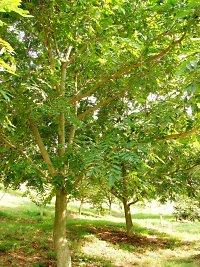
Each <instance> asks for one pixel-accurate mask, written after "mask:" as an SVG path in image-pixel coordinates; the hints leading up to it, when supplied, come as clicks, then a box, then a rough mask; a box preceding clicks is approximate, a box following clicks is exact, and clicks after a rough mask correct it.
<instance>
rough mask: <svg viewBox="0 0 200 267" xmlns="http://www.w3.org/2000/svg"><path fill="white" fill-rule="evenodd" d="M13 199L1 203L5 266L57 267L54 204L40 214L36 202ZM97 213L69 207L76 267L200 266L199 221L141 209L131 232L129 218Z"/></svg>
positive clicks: (0, 252) (0, 237)
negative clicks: (160, 214) (53, 235)
mask: <svg viewBox="0 0 200 267" xmlns="http://www.w3.org/2000/svg"><path fill="white" fill-rule="evenodd" d="M14 197H17V196H16V195H15V196H14ZM14 199H15V201H16V203H15V205H16V207H15V208H14V207H13V206H12V205H11V206H9V199H6V205H5V206H4V201H3V202H0V208H1V212H0V260H1V259H3V262H2V263H1V261H0V266H4V267H5V266H9V267H10V266H13V267H16V266H20V267H24V266H30V267H35V266H36V267H37V266H43V267H50V266H51V267H53V266H56V263H55V253H54V250H53V243H52V229H53V206H52V205H49V206H47V207H46V208H45V216H43V217H41V216H40V212H39V209H38V207H37V206H35V205H34V204H33V203H31V202H30V201H28V200H27V199H24V198H21V197H18V199H19V202H18V203H17V198H14ZM10 201H11V202H13V198H12V197H11V198H10ZM72 206H73V205H72ZM69 208H70V205H69ZM88 212H89V213H88ZM92 212H95V211H92V210H91V209H89V210H88V207H87V206H86V211H85V213H84V212H83V213H84V214H85V215H82V216H80V217H79V216H78V212H77V207H75V208H74V211H73V210H69V216H68V220H67V229H66V230H67V236H68V238H69V246H70V250H71V253H72V262H73V267H81V266H82V267H117V266H118V267H119V266H120V267H133V266H139V267H165V266H166V267H174V266H178V267H180V266H186V267H187V266H188V267H190V266H191V267H196V266H200V264H199V258H198V255H199V254H198V250H199V240H200V223H199V222H194V223H190V222H184V223H180V222H176V221H175V219H174V218H173V217H172V216H167V215H164V216H163V224H161V223H160V217H159V214H157V213H156V212H157V211H156V212H155V213H153V212H150V213H148V212H147V210H146V212H147V213H146V214H144V213H143V212H142V209H141V208H140V210H139V214H134V215H133V222H134V224H133V232H132V236H131V237H127V236H126V229H125V223H124V218H121V217H120V216H118V217H112V216H104V217H103V216H100V217H98V215H97V214H96V213H92ZM86 214H89V216H87V215H86ZM92 214H93V215H94V216H92Z"/></svg>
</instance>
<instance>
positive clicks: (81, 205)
mask: <svg viewBox="0 0 200 267" xmlns="http://www.w3.org/2000/svg"><path fill="white" fill-rule="evenodd" d="M83 203H84V200H83V199H81V202H80V205H79V209H78V213H79V215H81V211H82V207H83Z"/></svg>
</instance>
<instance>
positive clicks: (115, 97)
mask: <svg viewBox="0 0 200 267" xmlns="http://www.w3.org/2000/svg"><path fill="white" fill-rule="evenodd" d="M127 90H128V88H126V89H124V90H123V91H122V92H120V93H118V94H115V95H114V96H111V97H109V98H106V99H104V100H102V101H100V102H99V103H98V104H96V105H95V106H93V107H91V108H89V109H87V110H86V111H85V112H83V113H82V114H79V115H78V119H79V120H83V119H84V118H85V117H86V116H87V115H88V114H90V113H92V112H94V111H96V110H98V109H99V108H100V107H102V106H105V105H106V104H108V103H110V102H111V101H112V100H114V99H117V98H119V97H122V96H124V95H125V93H126V92H127Z"/></svg>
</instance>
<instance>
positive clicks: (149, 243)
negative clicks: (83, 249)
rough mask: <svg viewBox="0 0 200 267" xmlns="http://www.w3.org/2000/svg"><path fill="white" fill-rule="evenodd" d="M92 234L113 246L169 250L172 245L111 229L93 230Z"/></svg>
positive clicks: (159, 239) (165, 241)
mask: <svg viewBox="0 0 200 267" xmlns="http://www.w3.org/2000/svg"><path fill="white" fill-rule="evenodd" d="M91 233H93V234H95V235H97V236H98V237H99V238H100V239H101V240H104V241H107V242H110V243H112V244H119V245H120V244H129V245H133V246H134V247H139V248H148V247H151V248H155V249H156V248H167V247H169V245H170V246H171V245H172V243H173V242H172V240H169V239H167V238H160V237H156V236H153V237H147V236H144V235H139V234H134V233H133V234H132V235H131V237H128V236H127V234H126V232H125V231H122V230H113V229H110V228H96V229H95V228H93V229H91Z"/></svg>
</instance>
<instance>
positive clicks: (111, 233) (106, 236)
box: [67, 219, 186, 251]
mask: <svg viewBox="0 0 200 267" xmlns="http://www.w3.org/2000/svg"><path fill="white" fill-rule="evenodd" d="M67 231H68V236H69V237H70V239H74V240H84V237H85V236H87V235H89V234H93V235H95V236H96V237H97V238H98V239H100V240H103V241H106V242H108V243H110V244H113V245H118V246H119V248H121V249H123V250H128V251H130V250H134V251H141V250H142V251H145V250H149V249H151V250H157V249H160V248H163V249H174V248H176V247H181V246H183V245H185V244H186V243H185V242H183V241H180V240H178V239H175V238H173V237H171V236H170V235H169V234H166V233H163V232H159V231H157V230H154V229H148V228H145V227H141V226H140V225H139V224H136V223H134V225H133V231H134V232H133V233H132V235H131V236H130V237H128V236H127V234H126V230H125V226H124V224H122V223H114V222H110V221H103V220H94V221H92V220H88V219H87V220H84V219H81V220H78V219H77V220H75V221H69V222H68V224H67Z"/></svg>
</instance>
